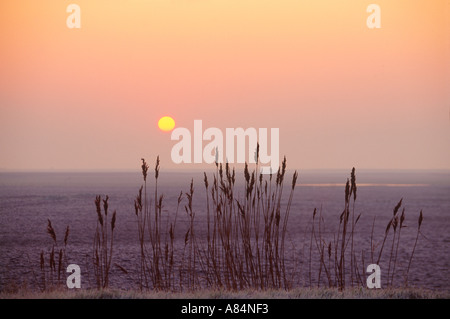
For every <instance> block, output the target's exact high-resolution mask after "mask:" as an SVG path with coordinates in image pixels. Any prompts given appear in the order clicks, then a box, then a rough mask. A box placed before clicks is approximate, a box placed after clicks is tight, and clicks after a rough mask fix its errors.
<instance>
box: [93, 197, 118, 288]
mask: <svg viewBox="0 0 450 319" xmlns="http://www.w3.org/2000/svg"><path fill="white" fill-rule="evenodd" d="M108 200H109V197H108V196H106V198H105V199H102V197H101V196H96V198H95V208H96V212H97V227H96V230H95V234H94V240H93V256H92V263H93V266H94V275H95V280H96V285H97V288H99V289H100V288H102V289H104V288H107V287H108V285H109V273H110V270H111V261H112V255H113V246H114V229H115V226H116V211H114V212H113V214H112V217H111V221H110V223H109V224H108V207H109V204H108ZM102 203H103V205H102ZM102 206H103V212H102ZM108 229H110V233H108Z"/></svg>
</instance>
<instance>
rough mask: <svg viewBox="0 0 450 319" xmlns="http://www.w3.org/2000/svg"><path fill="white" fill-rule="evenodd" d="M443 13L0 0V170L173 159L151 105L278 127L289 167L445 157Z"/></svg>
mask: <svg viewBox="0 0 450 319" xmlns="http://www.w3.org/2000/svg"><path fill="white" fill-rule="evenodd" d="M71 3H76V4H78V5H79V6H80V7H81V24H82V27H81V29H69V28H67V26H66V18H67V17H68V15H69V14H68V13H66V7H67V6H68V5H69V4H71ZM371 3H376V4H378V5H379V6H380V7H381V24H382V27H381V29H369V28H368V27H367V25H366V19H367V17H368V16H369V13H367V12H366V8H367V6H368V5H369V4H371ZM449 17H450V3H449V1H448V0H433V1H426V0H384V1H382V0H380V1H364V0H354V1H353V0H348V1H335V0H303V1H300V0H276V1H275V0H172V1H169V0H148V1H144V0H129V1H119V0H96V1H87V0H72V1H63V0H61V1H50V0H41V1H35V0H27V1H26V0H2V1H1V2H0V148H1V153H0V169H3V170H47V169H76V170H84V169H100V168H101V169H139V165H140V164H139V161H140V158H141V157H146V158H147V159H148V161H149V162H153V161H154V158H156V156H157V155H160V157H161V160H162V162H161V166H162V167H163V168H174V167H177V168H180V167H179V166H175V165H174V164H173V163H172V162H171V159H170V150H171V147H172V146H173V145H174V144H175V142H172V141H171V140H170V133H169V134H168V133H163V132H161V131H159V130H158V128H157V122H158V119H159V118H160V117H161V116H164V115H171V116H173V117H174V118H175V120H176V122H177V125H178V126H183V127H187V128H189V129H192V127H193V121H194V120H195V119H201V120H203V126H204V128H206V127H218V128H221V129H223V130H224V131H225V128H226V127H244V128H247V127H255V128H258V127H268V128H270V127H277V128H280V152H281V156H282V155H286V156H287V158H288V165H289V167H290V168H298V169H308V168H346V169H349V168H351V167H353V166H355V167H357V168H383V169H384V168H395V169H399V168H406V169H415V168H419V169H440V168H443V169H450V147H449V145H450V76H449V75H450V64H449V63H450V62H449V61H450V22H449ZM186 167H187V168H194V167H197V166H186Z"/></svg>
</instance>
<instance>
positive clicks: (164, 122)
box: [158, 116, 175, 132]
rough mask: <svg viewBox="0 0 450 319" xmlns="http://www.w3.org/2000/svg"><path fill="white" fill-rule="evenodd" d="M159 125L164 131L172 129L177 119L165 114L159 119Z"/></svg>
mask: <svg viewBox="0 0 450 319" xmlns="http://www.w3.org/2000/svg"><path fill="white" fill-rule="evenodd" d="M158 127H159V129H160V130H161V131H164V132H169V131H172V130H173V128H174V127H175V121H174V119H173V118H171V117H170V116H163V117H161V118H160V119H159V121H158Z"/></svg>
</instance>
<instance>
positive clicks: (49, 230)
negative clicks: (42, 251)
mask: <svg viewBox="0 0 450 319" xmlns="http://www.w3.org/2000/svg"><path fill="white" fill-rule="evenodd" d="M47 220H48V224H47V233H48V234H49V235H50V237H51V238H52V239H53V241H54V242H55V244H56V233H55V229H54V228H53V226H52V222H51V221H50V219H47Z"/></svg>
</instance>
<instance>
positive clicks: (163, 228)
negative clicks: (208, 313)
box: [134, 154, 298, 291]
mask: <svg viewBox="0 0 450 319" xmlns="http://www.w3.org/2000/svg"><path fill="white" fill-rule="evenodd" d="M141 168H142V176H143V180H144V183H143V185H142V186H141V187H140V189H139V192H138V195H137V197H136V199H135V202H134V207H135V215H136V219H137V229H138V239H139V245H140V258H139V260H140V263H139V269H140V276H139V288H140V289H143V288H146V289H157V290H180V291H182V290H195V289H197V288H225V289H232V290H237V289H244V288H254V289H268V288H285V289H288V288H290V287H291V286H292V279H293V277H294V269H293V268H292V267H291V268H289V267H288V266H287V265H286V234H287V225H288V218H289V213H290V207H291V203H292V199H293V193H294V189H295V185H296V181H297V178H298V174H297V172H295V173H294V175H293V178H292V184H291V187H290V193H289V197H288V201H287V204H286V205H283V202H282V196H283V185H284V177H285V173H286V159H284V160H283V162H282V165H281V167H280V168H279V169H278V172H277V173H276V174H271V175H269V176H268V177H267V178H264V177H263V175H262V174H261V173H259V170H258V168H259V167H258V154H256V165H255V168H254V170H253V171H252V172H250V170H249V167H248V165H247V164H245V169H244V179H245V182H244V190H243V194H237V193H238V192H237V190H236V185H235V182H236V173H235V169H234V168H233V169H231V168H230V166H229V164H228V163H226V164H225V165H222V163H216V172H215V173H214V174H213V176H212V178H213V182H212V185H210V183H209V179H208V176H207V174H206V173H205V174H204V186H205V190H206V195H207V196H206V203H205V204H206V235H205V236H206V238H201V239H200V238H198V237H197V221H196V211H195V209H194V206H193V198H194V181H193V180H191V184H190V187H189V190H188V191H187V192H185V193H183V192H181V193H180V195H179V197H178V203H177V208H176V210H175V217H174V218H173V220H172V218H171V216H170V213H168V214H167V216H164V217H165V218H164V220H165V223H164V225H163V224H162V223H161V221H162V220H163V218H162V216H161V209H162V206H163V195H160V196H159V197H158V176H159V157H158V158H157V161H156V165H155V186H154V197H153V205H152V204H151V200H150V199H148V196H147V194H148V191H147V175H148V169H149V166H148V164H147V163H146V161H145V159H142V166H141ZM184 199H186V200H187V203H186V204H185V205H184V210H185V213H186V215H185V220H186V221H187V222H186V227H185V228H184V230H181V231H182V232H183V234H184V236H183V238H184V242H183V243H181V245H179V250H177V248H176V247H175V243H174V242H175V237H176V234H175V233H176V224H177V216H178V211H179V208H180V206H181V202H182V201H183V200H184ZM177 253H179V254H177Z"/></svg>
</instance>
